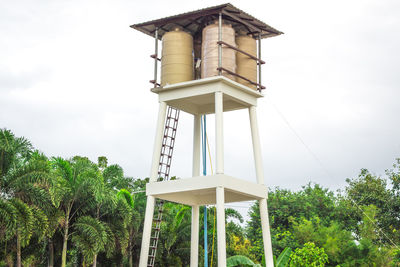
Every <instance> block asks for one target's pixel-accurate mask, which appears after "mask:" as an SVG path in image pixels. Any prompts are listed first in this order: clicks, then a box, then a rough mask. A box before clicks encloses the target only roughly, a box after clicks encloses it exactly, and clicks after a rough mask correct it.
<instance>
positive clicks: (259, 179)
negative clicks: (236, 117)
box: [249, 106, 264, 184]
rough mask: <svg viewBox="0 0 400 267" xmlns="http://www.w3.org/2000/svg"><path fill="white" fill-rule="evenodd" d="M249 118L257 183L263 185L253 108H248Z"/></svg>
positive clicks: (256, 125) (259, 144)
mask: <svg viewBox="0 0 400 267" xmlns="http://www.w3.org/2000/svg"><path fill="white" fill-rule="evenodd" d="M249 117H250V129H251V140H252V142H253V156H254V162H255V168H256V177H257V183H259V184H264V170H263V165H262V156H261V143H260V136H259V134H258V123H257V113H256V107H255V106H251V107H249Z"/></svg>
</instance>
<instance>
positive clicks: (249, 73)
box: [236, 35, 257, 89]
mask: <svg viewBox="0 0 400 267" xmlns="http://www.w3.org/2000/svg"><path fill="white" fill-rule="evenodd" d="M236 44H237V47H238V48H239V49H240V50H243V51H244V52H247V53H248V54H250V55H252V56H255V57H257V43H256V40H255V39H254V38H252V37H250V36H247V35H238V36H237V37H236ZM236 73H237V74H239V75H241V76H243V77H245V78H247V79H249V80H250V81H253V82H257V61H255V60H254V59H252V58H250V57H249V56H246V55H244V54H242V53H240V52H237V53H236ZM236 81H237V82H238V83H241V84H243V85H245V86H248V87H250V88H253V89H257V86H255V85H253V84H251V83H249V82H248V81H246V80H243V79H241V78H239V77H237V78H236Z"/></svg>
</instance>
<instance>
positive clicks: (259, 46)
mask: <svg viewBox="0 0 400 267" xmlns="http://www.w3.org/2000/svg"><path fill="white" fill-rule="evenodd" d="M257 57H258V58H259V59H261V32H259V33H258V55H257ZM257 63H258V84H259V89H258V91H260V92H261V62H260V61H258V62H257Z"/></svg>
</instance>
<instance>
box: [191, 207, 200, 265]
mask: <svg viewBox="0 0 400 267" xmlns="http://www.w3.org/2000/svg"><path fill="white" fill-rule="evenodd" d="M198 261H199V206H198V205H193V206H192V231H191V244H190V267H197V266H198V265H199V262H198Z"/></svg>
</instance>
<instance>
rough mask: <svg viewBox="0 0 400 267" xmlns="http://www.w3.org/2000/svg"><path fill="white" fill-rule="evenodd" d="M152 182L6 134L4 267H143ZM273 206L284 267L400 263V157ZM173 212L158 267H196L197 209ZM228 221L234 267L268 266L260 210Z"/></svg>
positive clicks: (212, 235) (231, 214) (277, 251)
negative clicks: (333, 187) (379, 171)
mask: <svg viewBox="0 0 400 267" xmlns="http://www.w3.org/2000/svg"><path fill="white" fill-rule="evenodd" d="M147 181H148V180H147V179H132V178H129V177H126V176H125V175H124V172H123V169H122V168H121V167H120V166H118V165H108V163H107V158H105V157H99V158H98V162H96V163H94V162H92V161H90V160H89V159H88V158H86V157H81V156H75V157H73V158H71V159H63V158H60V157H52V158H48V157H47V156H45V155H44V154H42V153H40V152H39V151H38V150H35V149H34V148H33V147H32V145H31V143H30V142H29V141H28V140H27V139H25V138H23V137H16V136H14V134H13V133H12V132H11V131H9V130H7V129H0V266H17V267H19V266H62V267H64V266H89V265H92V266H137V263H138V261H139V254H140V244H141V233H142V228H143V225H142V224H143V217H144V212H145V204H146V196H145V193H144V189H145V184H146V182H147ZM268 208H269V216H270V223H271V236H272V244H273V248H274V255H275V257H276V259H277V261H276V265H277V266H341V267H344V266H400V250H399V247H398V244H399V243H400V160H399V159H398V160H397V161H396V163H395V164H394V165H393V168H392V169H389V170H388V171H387V175H386V176H385V177H379V176H376V175H373V174H371V173H370V172H368V171H367V170H361V173H360V175H359V176H358V177H356V178H353V179H348V180H347V186H346V188H345V189H344V190H342V191H338V192H332V191H330V190H328V189H326V188H322V187H321V186H319V185H317V184H308V185H306V186H304V187H303V188H302V190H300V191H296V192H294V191H291V190H286V189H280V188H275V189H274V190H271V191H270V192H269V195H268ZM164 211H165V212H164V216H163V223H162V225H161V228H162V229H161V235H160V240H159V246H158V250H157V258H156V265H157V266H189V263H190V225H191V223H190V220H191V218H190V217H191V209H190V207H188V206H184V205H178V204H174V203H166V204H165V209H164ZM214 215H215V209H214V208H213V207H210V208H209V209H208V216H207V218H208V222H207V224H208V229H209V230H208V240H209V242H208V243H209V247H208V251H209V266H216V265H217V248H216V247H217V246H216V240H217V237H216V231H214V229H215V219H214ZM203 216H204V214H200V217H201V219H200V222H201V224H202V223H203ZM226 217H227V225H226V235H227V236H226V239H227V255H228V257H231V256H235V255H240V256H239V257H233V258H231V260H230V261H229V264H228V265H230V266H239V265H238V264H240V263H241V264H242V265H241V266H251V264H254V266H256V264H260V265H263V262H264V258H263V257H262V255H263V244H262V238H261V225H260V218H259V211H258V205H257V204H254V205H253V206H252V207H251V208H250V211H249V218H250V219H249V220H248V221H247V222H244V221H243V218H242V216H241V215H240V213H238V212H237V211H236V210H234V209H226ZM200 227H201V228H200V229H203V225H200ZM203 236H204V233H203V232H202V230H201V233H200V244H203V240H202V239H203ZM213 240H215V241H213ZM199 252H200V255H199V266H202V265H204V258H203V257H202V254H203V253H204V248H203V247H202V245H200V249H199ZM244 264H246V265H244Z"/></svg>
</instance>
